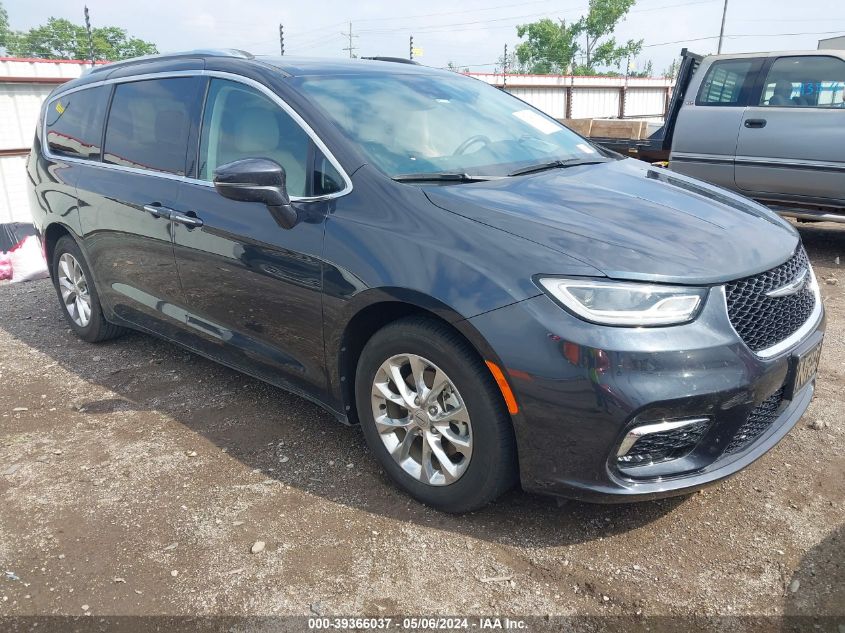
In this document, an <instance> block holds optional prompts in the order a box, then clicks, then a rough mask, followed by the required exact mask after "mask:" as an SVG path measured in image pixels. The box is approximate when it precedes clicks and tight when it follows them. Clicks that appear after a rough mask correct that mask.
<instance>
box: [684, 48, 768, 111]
mask: <svg viewBox="0 0 845 633" xmlns="http://www.w3.org/2000/svg"><path fill="white" fill-rule="evenodd" d="M754 64H755V62H754V60H744V59H737V60H726V61H719V62H714V63H713V65H712V66H710V68H709V70H708V71H707V76H706V77H705V78H704V81H703V82H702V83H701V88H700V89H699V91H698V98H697V99H696V100H695V102H696V105H705V106H706V105H711V106H736V105H742V94H743V86H745V84H746V82H747V81H748V80H749V79H750V77H749V75H751V70H752V68H753V66H754Z"/></svg>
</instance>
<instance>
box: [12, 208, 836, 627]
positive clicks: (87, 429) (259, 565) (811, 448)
mask: <svg viewBox="0 0 845 633" xmlns="http://www.w3.org/2000/svg"><path fill="white" fill-rule="evenodd" d="M801 232H802V235H803V238H804V240H805V243H806V245H807V249H808V251H809V253H810V256H811V258H812V261H813V264H814V266H815V269H816V271H817V275H818V277H819V279H820V282H821V284H822V291H823V293H824V297H825V305H826V306H827V314H828V327H827V335H826V339H825V349H824V353H823V355H822V360H821V369H820V374H819V377H818V389H817V392H816V396H815V400H814V401H813V403H812V405H811V407H810V409H809V411H808V412H807V414H806V415H805V416H804V418H803V419H802V420H801V421H800V422H799V423H798V424H797V426H796V427H795V428H794V429H793V430H792V431H791V432H790V433H789V435H788V436H787V437H786V438H785V439H784V440H783V441H782V442H781V443H780V444H779V445H778V446H777V447H776V448H775V449H774V450H772V451H771V452H770V453H769V454H767V455H766V456H765V457H763V458H762V459H760V460H759V461H758V462H757V463H755V464H754V465H753V466H752V467H750V468H749V469H747V470H746V471H744V472H742V473H740V474H739V475H738V476H736V477H734V478H732V479H730V480H728V481H726V482H723V483H721V484H719V485H716V486H715V487H711V488H709V489H707V490H706V491H704V492H701V493H698V494H694V495H692V496H689V497H686V498H681V499H672V500H665V501H659V502H648V503H640V504H633V505H622V506H595V505H588V504H581V503H575V502H568V503H561V504H559V503H558V502H556V501H555V500H554V499H548V498H542V497H535V496H530V495H527V494H525V493H522V492H519V491H514V492H513V493H510V494H508V495H507V496H505V497H504V498H502V499H501V500H499V501H498V502H497V503H496V504H494V505H492V506H490V507H488V508H487V509H485V510H483V511H480V512H476V513H473V514H470V515H465V516H450V515H445V514H441V513H438V512H436V511H433V510H430V509H428V508H425V507H423V506H420V505H418V504H417V503H415V502H413V501H411V500H410V499H409V498H407V497H406V496H404V495H403V494H402V493H400V492H399V491H397V490H396V489H395V488H394V487H393V486H392V485H391V484H390V483H389V482H388V481H387V479H386V477H385V475H384V474H383V473H382V472H381V471H380V469H379V468H378V467H377V466H376V465H375V463H374V461H373V460H372V459H371V457H370V456H369V455H368V453H367V449H366V447H365V445H364V442H363V438H362V436H361V433H360V432H359V430H358V429H357V428H347V427H344V426H342V425H340V424H338V423H337V422H336V421H335V420H334V419H333V418H332V417H331V416H330V415H328V414H326V413H324V412H323V411H322V410H321V409H319V408H318V407H316V406H315V405H313V404H311V403H309V402H307V401H305V400H302V399H300V398H298V397H296V396H293V395H290V394H288V393H285V392H284V391H281V390H279V389H276V388H274V387H270V386H268V385H265V384H263V383H261V382H258V381H256V380H253V379H251V378H247V377H245V376H242V375H240V374H238V373H236V372H234V371H231V370H229V369H226V368H224V367H221V366H218V365H216V364H214V363H212V362H209V361H206V360H204V359H202V358H199V357H197V356H195V355H193V354H190V353H188V352H185V351H183V350H181V349H177V348H176V347H173V346H171V345H168V344H166V343H163V342H160V341H158V340H156V339H154V338H151V337H148V336H143V335H140V334H130V335H128V336H125V337H123V338H121V339H119V340H116V341H113V342H110V343H107V344H104V345H100V346H92V345H89V344H86V343H84V342H81V341H80V340H78V339H77V338H76V337H75V336H73V335H72V334H71V332H70V330H69V329H68V328H67V326H66V324H65V322H64V320H63V319H62V316H61V314H60V312H59V307H58V304H57V300H56V297H55V294H54V292H53V289H52V287H51V285H50V282H49V281H47V280H42V281H38V282H33V283H26V284H19V285H14V286H12V285H6V286H2V287H0V499H1V500H2V501H0V574H2V577H0V615H33V614H42V615H43V614H63V615H74V616H81V615H83V614H91V615H92V616H102V615H110V614H111V615H114V614H120V615H138V614H169V615H178V614H205V615H208V614H224V615H241V614H252V615H267V616H271V615H281V614H286V615H287V614H293V615H314V614H321V615H325V616H334V615H341V614H343V615H353V614H367V615H374V616H379V615H394V616H395V615H422V614H466V615H473V614H477V615H490V614H494V615H499V616H507V615H515V616H523V615H530V614H534V615H540V616H543V615H573V614H581V615H584V614H586V615H606V614H609V615H633V614H637V615H638V616H639V617H646V616H655V615H675V616H690V615H695V616H716V615H754V616H779V615H783V614H787V615H808V616H832V619H830V617H829V618H828V619H827V620H823V621H822V620H818V621H817V622H818V624H817V626H819V627H821V628H820V629H819V630H833V631H838V633H843V631H845V528H843V525H845V477H843V476H844V475H845V450H843V449H845V422H843V419H845V354H843V351H845V350H844V348H845V300H843V290H845V288H843V286H845V227H837V226H835V225H822V224H819V225H801ZM839 257H842V258H843V259H842V263H841V265H840V264H839V263H838V258H839ZM257 541H263V542H264V543H265V548H264V550H263V551H261V552H259V553H251V548H252V547H253V545H254V544H255V543H256V542H257ZM831 623H832V624H831ZM840 623H841V624H840ZM829 627H835V628H829ZM773 628H774V627H773ZM810 628H812V627H810ZM765 629H766V627H765V626H763V627H762V629H761V630H765Z"/></svg>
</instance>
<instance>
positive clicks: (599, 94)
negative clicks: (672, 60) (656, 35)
mask: <svg viewBox="0 0 845 633" xmlns="http://www.w3.org/2000/svg"><path fill="white" fill-rule="evenodd" d="M468 74H469V76H471V77H474V78H476V79H480V80H481V81H484V82H486V83H489V84H491V85H494V86H498V87H504V88H505V89H506V90H507V91H508V92H510V93H511V94H513V95H514V96H517V97H519V98H520V99H524V100H525V101H527V102H528V103H530V104H531V105H533V106H535V107H537V108H539V109H540V110H543V111H544V112H546V113H547V114H549V115H551V116H553V117H555V118H556V119H563V118H570V119H600V118H616V117H619V116H620V114H622V113H623V112H624V116H625V118H629V117H661V116H663V113H664V110H665V109H666V95H667V93H668V92H669V91H670V90H671V89H672V85H673V84H672V80H671V79H665V78H652V77H645V78H644V77H628V78H625V77H583V76H574V77H573V76H569V75H518V74H508V76H507V77H504V76H503V75H502V74H495V73H468ZM623 93H624V94H625V95H626V96H625V103H624V109H623V108H622V107H621V105H622V104H620V103H619V101H620V99H621V98H622V95H623ZM569 95H571V99H572V103H571V104H569V105H570V107H569V108H568V109H569V112H567V103H566V101H567V99H568V98H569Z"/></svg>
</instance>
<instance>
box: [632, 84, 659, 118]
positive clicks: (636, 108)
mask: <svg viewBox="0 0 845 633" xmlns="http://www.w3.org/2000/svg"><path fill="white" fill-rule="evenodd" d="M666 105H667V102H666V89H662V90H654V89H650V88H628V90H627V92H626V98H625V116H662V115H663V111H664V110H665V109H666Z"/></svg>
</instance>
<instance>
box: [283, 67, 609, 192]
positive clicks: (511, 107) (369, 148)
mask: <svg viewBox="0 0 845 633" xmlns="http://www.w3.org/2000/svg"><path fill="white" fill-rule="evenodd" d="M296 81H297V83H298V87H299V89H300V90H301V91H302V92H303V93H304V94H305V95H306V97H308V98H310V100H311V101H312V102H314V103H316V104H317V105H318V106H319V107H320V108H321V109H322V110H323V111H324V112H325V113H326V114H327V115H328V116H329V118H330V119H332V120H333V121H334V122H335V123H336V124H337V126H338V127H339V128H340V129H341V130H342V131H343V132H344V134H346V136H347V137H349V138H350V139H351V140H352V141H353V142H354V143H356V144H357V145H358V146H360V148H361V149H362V150H363V152H364V153H365V154H366V155H367V157H368V159H369V160H370V161H371V162H372V163H373V164H374V165H375V166H376V167H378V168H379V169H381V170H382V171H383V172H384V173H386V174H387V175H389V176H391V177H392V178H397V179H402V178H401V177H402V176H406V177H407V176H413V177H412V178H410V180H414V179H417V178H416V176H421V177H422V176H425V175H429V174H430V175H432V176H433V179H441V180H446V181H449V182H468V181H471V180H472V179H471V178H470V179H468V178H460V177H459V176H460V175H467V176H471V177H479V178H483V177H485V176H490V177H497V176H507V175H509V174H513V173H514V172H520V173H528V172H529V171H533V170H532V169H530V168H531V167H533V166H534V165H538V166H544V168H548V166H549V164H552V165H553V166H563V165H565V164H570V163H573V162H574V163H579V162H581V161H588V162H592V161H602V160H603V159H604V157H603V156H602V155H601V154H599V153H598V151H597V150H596V149H595V148H594V147H593V146H591V145H590V144H589V143H587V142H586V141H585V140H584V139H582V138H580V137H579V136H577V135H575V134H574V133H572V132H571V131H570V130H568V129H567V128H566V127H564V126H563V125H561V124H560V123H558V122H557V121H556V120H555V119H552V118H551V117H548V116H546V115H545V114H542V113H541V112H539V111H537V110H535V109H534V108H532V107H531V106H529V105H527V104H526V103H524V102H522V101H520V100H519V99H516V98H514V97H512V96H511V95H509V94H508V93H506V92H504V91H502V90H498V89H496V88H494V87H492V86H490V85H487V84H485V83H483V82H481V81H478V80H474V79H470V78H467V77H462V76H460V75H454V76H449V75H448V74H446V73H443V74H430V75H423V74H391V75H388V74H375V73H373V74H356V75H343V76H304V77H299V78H298V79H297V80H296ZM444 176H445V177H446V178H444ZM438 177H439V178H438ZM406 179H408V178H406ZM419 179H420V180H422V179H423V178H419Z"/></svg>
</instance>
